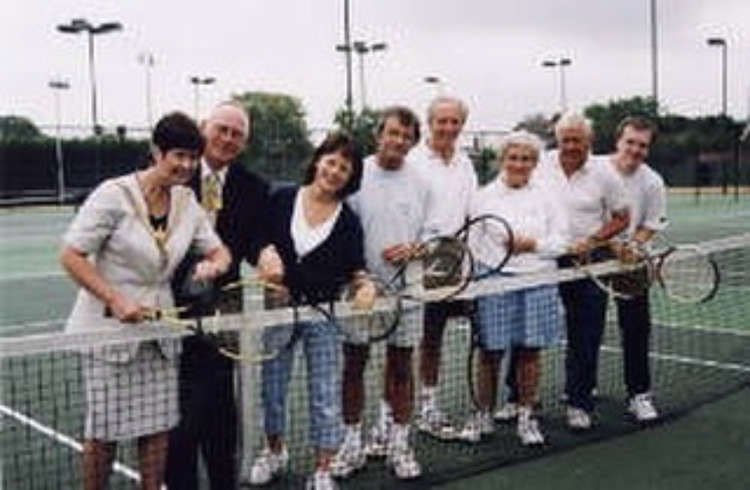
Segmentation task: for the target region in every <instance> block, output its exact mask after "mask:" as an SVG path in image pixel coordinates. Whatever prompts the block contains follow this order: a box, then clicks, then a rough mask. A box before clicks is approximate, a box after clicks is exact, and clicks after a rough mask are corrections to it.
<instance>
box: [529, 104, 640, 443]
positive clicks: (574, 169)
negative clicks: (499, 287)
mask: <svg viewBox="0 0 750 490" xmlns="http://www.w3.org/2000/svg"><path fill="white" fill-rule="evenodd" d="M592 136H593V131H592V129H591V123H590V122H589V121H588V120H587V119H586V118H584V117H583V116H582V115H580V114H577V113H574V112H568V113H566V114H564V115H563V116H562V117H561V118H560V120H559V121H558V122H557V125H556V126H555V138H556V139H557V144H558V148H559V150H558V151H556V152H552V153H551V158H549V159H547V161H545V162H541V163H540V165H539V167H538V168H537V170H536V174H535V178H536V179H538V181H539V183H540V184H541V185H545V186H547V189H548V191H549V192H551V193H554V194H555V197H556V198H557V199H558V202H559V204H560V207H561V208H562V209H564V210H565V212H566V213H567V216H568V231H569V237H570V238H571V242H570V246H569V249H570V250H571V251H572V252H574V253H576V254H584V253H591V255H592V256H593V258H594V259H595V260H602V259H604V258H609V257H604V256H603V255H602V253H603V251H601V250H598V249H595V247H596V246H597V244H599V243H601V242H602V241H604V240H609V239H610V238H612V237H614V236H616V235H617V234H619V233H620V232H622V231H623V230H625V229H626V228H627V226H628V222H629V206H628V199H627V195H626V192H625V186H624V185H623V183H622V181H621V180H620V179H619V178H618V177H617V175H616V174H615V173H614V172H613V171H612V170H611V169H609V168H607V167H606V166H605V165H601V162H598V161H594V160H593V159H591V158H590V157H589V149H590V148H591V141H592ZM573 264H574V261H573V260H572V258H570V257H563V258H561V259H560V260H559V265H560V267H572V266H573ZM560 296H561V297H562V300H563V304H564V305H565V324H566V330H567V340H568V343H567V352H566V357H565V393H566V395H567V397H568V409H567V413H566V415H567V419H568V426H569V427H570V428H572V429H574V430H586V429H589V428H590V427H591V412H593V410H594V399H593V396H592V390H593V388H594V386H595V385H596V377H597V370H598V364H599V346H600V344H601V340H602V334H603V332H604V324H605V317H606V307H607V295H606V293H605V292H604V291H602V290H601V289H600V288H599V287H598V286H596V284H594V282H593V281H591V280H589V279H580V280H576V281H569V282H563V283H561V284H560Z"/></svg>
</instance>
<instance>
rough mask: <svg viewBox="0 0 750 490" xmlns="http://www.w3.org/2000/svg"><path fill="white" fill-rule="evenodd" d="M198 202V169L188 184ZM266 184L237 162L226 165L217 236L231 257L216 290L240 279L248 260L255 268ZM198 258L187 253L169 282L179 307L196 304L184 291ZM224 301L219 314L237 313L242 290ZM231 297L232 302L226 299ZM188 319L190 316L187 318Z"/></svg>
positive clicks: (261, 240) (265, 205)
mask: <svg viewBox="0 0 750 490" xmlns="http://www.w3.org/2000/svg"><path fill="white" fill-rule="evenodd" d="M188 185H189V186H190V188H191V189H193V191H194V192H195V195H196V198H197V199H198V201H199V202H200V200H201V171H200V167H198V169H197V170H196V171H195V172H194V173H193V177H192V179H191V180H190V183H189V184H188ZM268 194H269V192H268V184H267V183H266V181H265V180H263V179H262V178H261V177H259V176H257V175H256V174H254V173H252V172H250V171H249V170H246V169H245V167H244V166H243V165H242V164H241V163H240V162H234V163H232V164H230V165H229V168H228V169H227V174H226V176H225V178H224V185H223V187H222V208H221V209H220V210H219V212H218V214H217V216H216V233H217V234H218V235H219V238H221V241H222V242H224V245H226V246H227V248H228V249H229V252H230V253H231V254H232V262H231V264H230V266H229V269H228V270H227V272H226V273H225V274H223V275H222V276H221V277H219V278H218V279H217V280H216V282H215V283H216V286H217V288H220V287H221V286H223V285H225V284H228V283H230V282H234V281H237V280H238V279H239V277H240V264H241V263H242V261H243V260H247V261H248V262H250V263H251V264H255V263H256V261H257V260H258V253H259V252H260V250H261V248H262V247H263V244H264V243H266V241H267V240H266V239H265V237H264V235H265V229H266V225H265V222H266V215H267V213H268ZM200 259H201V257H200V256H199V255H198V254H195V253H192V254H191V253H189V254H188V255H187V256H186V257H185V259H184V260H183V261H182V263H180V265H179V266H178V268H177V270H176V271H175V275H174V278H173V280H172V291H173V293H174V296H175V303H176V304H177V305H178V306H181V305H187V304H190V303H194V302H195V298H194V297H191V296H190V295H189V294H186V292H185V291H186V288H185V287H184V286H185V284H186V281H187V280H188V278H189V277H190V275H191V273H192V270H193V268H194V267H195V264H196V263H197V262H199V261H200ZM224 296H225V297H224V298H220V299H223V300H227V299H229V300H231V301H229V302H228V303H226V304H231V305H232V306H231V307H229V308H224V307H222V311H223V312H225V313H228V312H230V311H238V310H241V308H242V296H243V295H242V290H241V289H234V290H232V291H230V292H229V293H227V294H225V295H224ZM229 296H232V298H228V297H229ZM188 316H190V315H188Z"/></svg>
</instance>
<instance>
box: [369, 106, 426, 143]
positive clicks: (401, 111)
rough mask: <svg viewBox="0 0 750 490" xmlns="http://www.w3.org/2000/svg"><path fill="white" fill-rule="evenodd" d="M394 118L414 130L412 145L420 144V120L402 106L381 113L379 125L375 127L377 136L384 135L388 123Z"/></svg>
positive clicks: (388, 108) (389, 108) (392, 107)
mask: <svg viewBox="0 0 750 490" xmlns="http://www.w3.org/2000/svg"><path fill="white" fill-rule="evenodd" d="M392 117H395V118H396V119H397V120H398V122H400V123H401V124H403V125H404V126H406V127H409V128H411V129H412V130H413V132H414V141H412V145H416V144H417V143H419V138H420V137H421V133H420V131H419V118H418V117H417V115H416V114H414V112H412V110H411V109H409V108H408V107H404V106H400V105H394V106H390V107H386V108H385V109H383V111H382V112H381V113H380V118H379V119H378V125H377V126H376V127H375V136H378V137H379V136H380V135H381V134H382V133H383V129H384V128H385V123H386V121H387V120H388V119H390V118H392Z"/></svg>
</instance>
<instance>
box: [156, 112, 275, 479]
mask: <svg viewBox="0 0 750 490" xmlns="http://www.w3.org/2000/svg"><path fill="white" fill-rule="evenodd" d="M201 130H202V132H203V136H204V137H205V139H206V147H205V150H204V153H203V158H202V159H201V162H200V167H199V168H198V169H197V171H196V172H195V175H194V176H193V179H192V180H191V182H190V187H191V188H192V189H193V190H194V191H195V194H196V197H197V198H198V200H199V201H200V202H201V204H202V205H203V206H204V208H205V209H206V211H207V212H208V214H209V217H210V218H211V220H212V221H213V223H214V224H215V227H216V231H217V233H218V234H219V236H220V237H221V239H222V241H223V242H224V243H225V244H226V246H227V247H228V248H229V250H230V251H231V253H232V264H231V266H230V267H229V270H228V271H227V273H226V274H224V275H223V276H221V277H220V278H218V279H217V281H216V290H218V288H220V287H221V286H223V285H225V284H228V283H230V282H234V281H237V280H238V279H239V277H240V264H241V262H242V260H243V259H244V260H247V261H249V262H251V263H255V262H256V260H257V256H258V253H259V250H260V247H261V246H262V245H263V228H264V227H263V224H262V223H263V215H264V213H265V211H266V208H267V200H268V184H267V183H266V182H265V181H264V180H263V179H261V178H260V177H258V176H257V175H255V174H253V173H251V172H249V171H247V170H245V169H244V167H243V166H242V164H241V163H239V162H237V161H236V159H237V157H238V155H239V154H240V153H241V152H242V150H243V149H244V148H245V145H246V143H247V141H248V139H249V137H250V132H251V121H250V117H249V115H248V113H247V111H246V110H245V109H244V107H243V106H242V105H241V104H239V103H237V102H224V103H221V104H219V105H218V106H216V107H215V108H214V109H213V110H212V111H211V114H210V115H209V117H208V118H207V119H206V120H205V121H204V122H203V124H202V125H201ZM193 265H194V263H193V261H191V260H190V258H188V259H186V260H185V261H184V262H183V263H182V264H181V265H180V268H179V269H178V271H177V273H176V274H175V280H174V281H173V284H172V286H173V287H172V289H173V292H174V295H175V301H176V303H177V304H178V305H190V303H191V302H193V303H194V302H195V300H194V298H190V297H189V296H188V295H187V292H186V290H185V289H186V288H185V287H184V285H185V281H186V278H187V277H189V273H190V271H191V269H192V267H193ZM201 303H203V304H201V306H200V308H195V305H194V304H193V305H190V306H192V308H191V310H192V311H189V312H188V315H199V314H206V313H207V312H208V311H214V310H216V309H218V310H220V311H221V312H222V313H237V312H240V311H242V308H243V305H242V290H241V289H236V290H233V291H229V292H227V294H222V295H220V296H219V297H218V298H216V299H215V300H214V302H213V303H212V304H210V305H206V304H205V303H204V302H201ZM232 337H234V338H232ZM222 340H223V341H226V342H233V341H235V342H236V336H227V338H225V339H222ZM237 418H238V417H237V404H236V400H235V394H234V363H233V362H232V361H231V360H229V359H227V358H226V357H223V356H222V355H221V354H219V353H218V352H217V351H216V349H215V348H213V347H212V346H210V345H208V344H207V343H205V342H204V341H202V340H201V339H200V338H196V337H186V338H185V340H184V341H183V351H182V356H181V359H180V425H179V426H178V427H177V428H175V429H174V430H173V431H172V433H171V435H170V440H169V455H168V458H167V470H166V482H167V485H168V486H169V489H170V490H172V489H175V490H192V489H197V488H198V476H197V461H198V452H199V451H200V453H201V454H202V455H203V460H204V462H205V467H206V470H207V472H208V476H209V480H210V482H211V489H212V490H225V489H234V488H237V456H236V454H235V453H236V447H237Z"/></svg>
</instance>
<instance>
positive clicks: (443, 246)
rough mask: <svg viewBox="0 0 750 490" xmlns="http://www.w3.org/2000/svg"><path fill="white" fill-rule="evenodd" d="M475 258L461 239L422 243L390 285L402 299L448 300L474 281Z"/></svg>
mask: <svg viewBox="0 0 750 490" xmlns="http://www.w3.org/2000/svg"><path fill="white" fill-rule="evenodd" d="M473 271H474V256H473V255H472V253H471V250H470V249H469V247H468V246H467V245H466V243H464V242H463V241H462V240H459V239H458V238H457V237H454V236H436V237H433V238H430V239H428V240H426V241H424V242H422V243H420V244H419V245H418V246H417V247H416V249H415V252H414V253H413V254H412V256H411V257H410V258H409V259H408V260H406V261H405V262H404V264H403V265H402V266H401V267H399V269H398V271H397V272H396V274H395V275H394V276H393V278H392V279H391V280H390V281H389V282H388V289H389V290H390V291H392V292H395V294H396V295H398V296H400V297H401V298H402V300H404V299H405V300H408V301H415V302H420V303H424V302H437V301H446V300H449V299H451V298H453V297H455V296H457V295H458V294H459V293H461V292H462V291H463V290H464V289H466V286H467V285H468V284H469V281H470V280H471V277H472V274H473Z"/></svg>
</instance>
